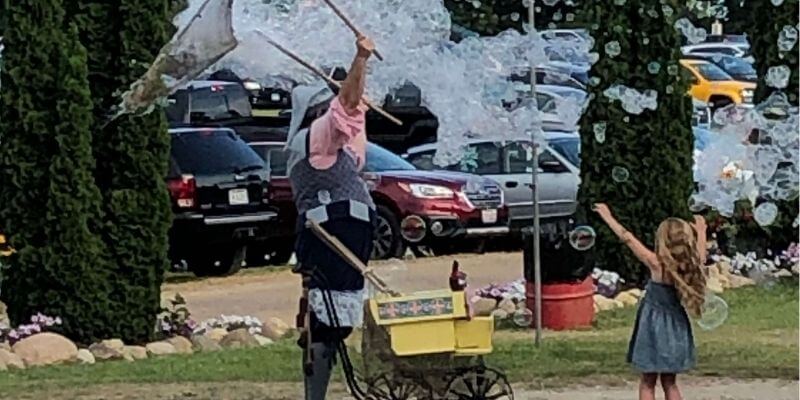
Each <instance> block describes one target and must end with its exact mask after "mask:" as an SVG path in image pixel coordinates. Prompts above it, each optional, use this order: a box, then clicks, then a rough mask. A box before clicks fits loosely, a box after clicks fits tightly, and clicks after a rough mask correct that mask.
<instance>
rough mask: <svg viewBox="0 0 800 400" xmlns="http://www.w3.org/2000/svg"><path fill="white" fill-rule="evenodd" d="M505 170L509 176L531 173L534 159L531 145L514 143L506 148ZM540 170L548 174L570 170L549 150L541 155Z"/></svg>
mask: <svg viewBox="0 0 800 400" xmlns="http://www.w3.org/2000/svg"><path fill="white" fill-rule="evenodd" d="M505 161H506V165H505V170H506V171H508V173H509V174H525V173H531V165H533V158H532V154H531V151H530V143H528V142H513V143H510V144H508V145H507V146H506V150H505ZM539 168H540V169H541V170H542V172H546V173H561V172H568V171H569V169H568V168H567V167H566V166H565V165H564V164H563V163H562V162H561V161H559V160H558V159H557V158H556V157H555V156H554V155H553V154H552V153H550V151H549V150H545V151H543V152H541V153H539Z"/></svg>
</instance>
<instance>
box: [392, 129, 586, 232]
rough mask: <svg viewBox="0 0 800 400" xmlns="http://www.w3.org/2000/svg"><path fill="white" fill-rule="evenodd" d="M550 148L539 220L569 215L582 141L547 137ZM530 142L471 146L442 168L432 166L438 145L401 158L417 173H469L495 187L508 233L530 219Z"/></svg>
mask: <svg viewBox="0 0 800 400" xmlns="http://www.w3.org/2000/svg"><path fill="white" fill-rule="evenodd" d="M545 138H546V140H547V143H548V146H547V147H545V148H544V151H543V152H542V153H541V154H540V155H539V170H538V171H539V175H538V180H539V207H540V208H539V210H540V216H541V217H542V218H555V217H564V216H568V215H572V214H573V213H575V210H576V207H577V194H578V185H579V182H580V167H579V164H580V136H579V135H578V133H577V132H572V133H561V132H546V133H545ZM530 143H531V142H530V140H529V139H519V140H508V141H504V142H497V141H493V140H486V139H475V140H472V141H470V142H469V144H468V147H467V151H466V153H465V155H464V157H463V159H462V160H461V162H459V163H457V164H454V165H449V166H445V167H440V166H438V165H436V164H435V163H434V156H435V153H436V144H435V143H431V144H425V145H421V146H416V147H412V148H410V149H408V151H407V153H406V154H404V155H403V157H404V158H406V159H407V160H408V161H409V162H410V163H411V164H414V166H416V167H417V168H419V169H423V170H436V169H446V170H451V171H462V172H470V173H473V174H476V175H481V176H485V177H488V178H491V179H493V180H494V181H496V182H497V183H498V184H500V186H501V187H502V188H503V192H504V197H505V199H506V204H507V206H508V209H509V219H510V222H511V226H512V230H516V229H518V228H521V227H523V226H527V225H529V224H530V220H531V219H532V218H533V200H532V196H533V192H532V189H531V186H532V185H531V182H532V180H533V178H532V176H531V174H532V172H533V171H532V165H531V161H532V158H531V157H532V155H531V146H530Z"/></svg>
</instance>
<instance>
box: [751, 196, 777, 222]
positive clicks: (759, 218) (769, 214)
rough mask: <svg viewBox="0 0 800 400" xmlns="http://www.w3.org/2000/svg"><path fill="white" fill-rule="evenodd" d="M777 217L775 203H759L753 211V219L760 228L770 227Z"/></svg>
mask: <svg viewBox="0 0 800 400" xmlns="http://www.w3.org/2000/svg"><path fill="white" fill-rule="evenodd" d="M777 217H778V206H776V205H775V203H772V202H767V203H761V204H759V205H758V207H756V209H755V210H753V218H754V219H755V220H756V222H757V223H758V224H759V225H761V226H770V225H772V223H773V222H775V219H776V218H777Z"/></svg>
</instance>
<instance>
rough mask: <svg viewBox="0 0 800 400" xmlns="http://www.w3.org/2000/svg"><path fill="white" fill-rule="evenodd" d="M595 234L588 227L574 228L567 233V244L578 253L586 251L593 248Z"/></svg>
mask: <svg viewBox="0 0 800 400" xmlns="http://www.w3.org/2000/svg"><path fill="white" fill-rule="evenodd" d="M596 239H597V233H596V232H595V231H594V228H592V227H591V226H588V225H581V226H576V227H575V229H573V230H572V231H570V233H569V244H570V246H572V248H574V249H575V250H578V251H586V250H589V249H591V248H592V247H594V243H595V240H596Z"/></svg>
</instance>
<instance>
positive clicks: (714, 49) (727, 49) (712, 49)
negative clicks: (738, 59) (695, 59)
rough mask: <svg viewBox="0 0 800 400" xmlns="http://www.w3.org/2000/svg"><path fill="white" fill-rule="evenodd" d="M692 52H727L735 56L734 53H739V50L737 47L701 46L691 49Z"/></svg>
mask: <svg viewBox="0 0 800 400" xmlns="http://www.w3.org/2000/svg"><path fill="white" fill-rule="evenodd" d="M690 53H720V54H727V55H729V56H734V55H737V54H738V53H739V52H738V51H737V50H736V49H734V48H732V47H725V46H721V47H701V48H696V49H692V51H690Z"/></svg>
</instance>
